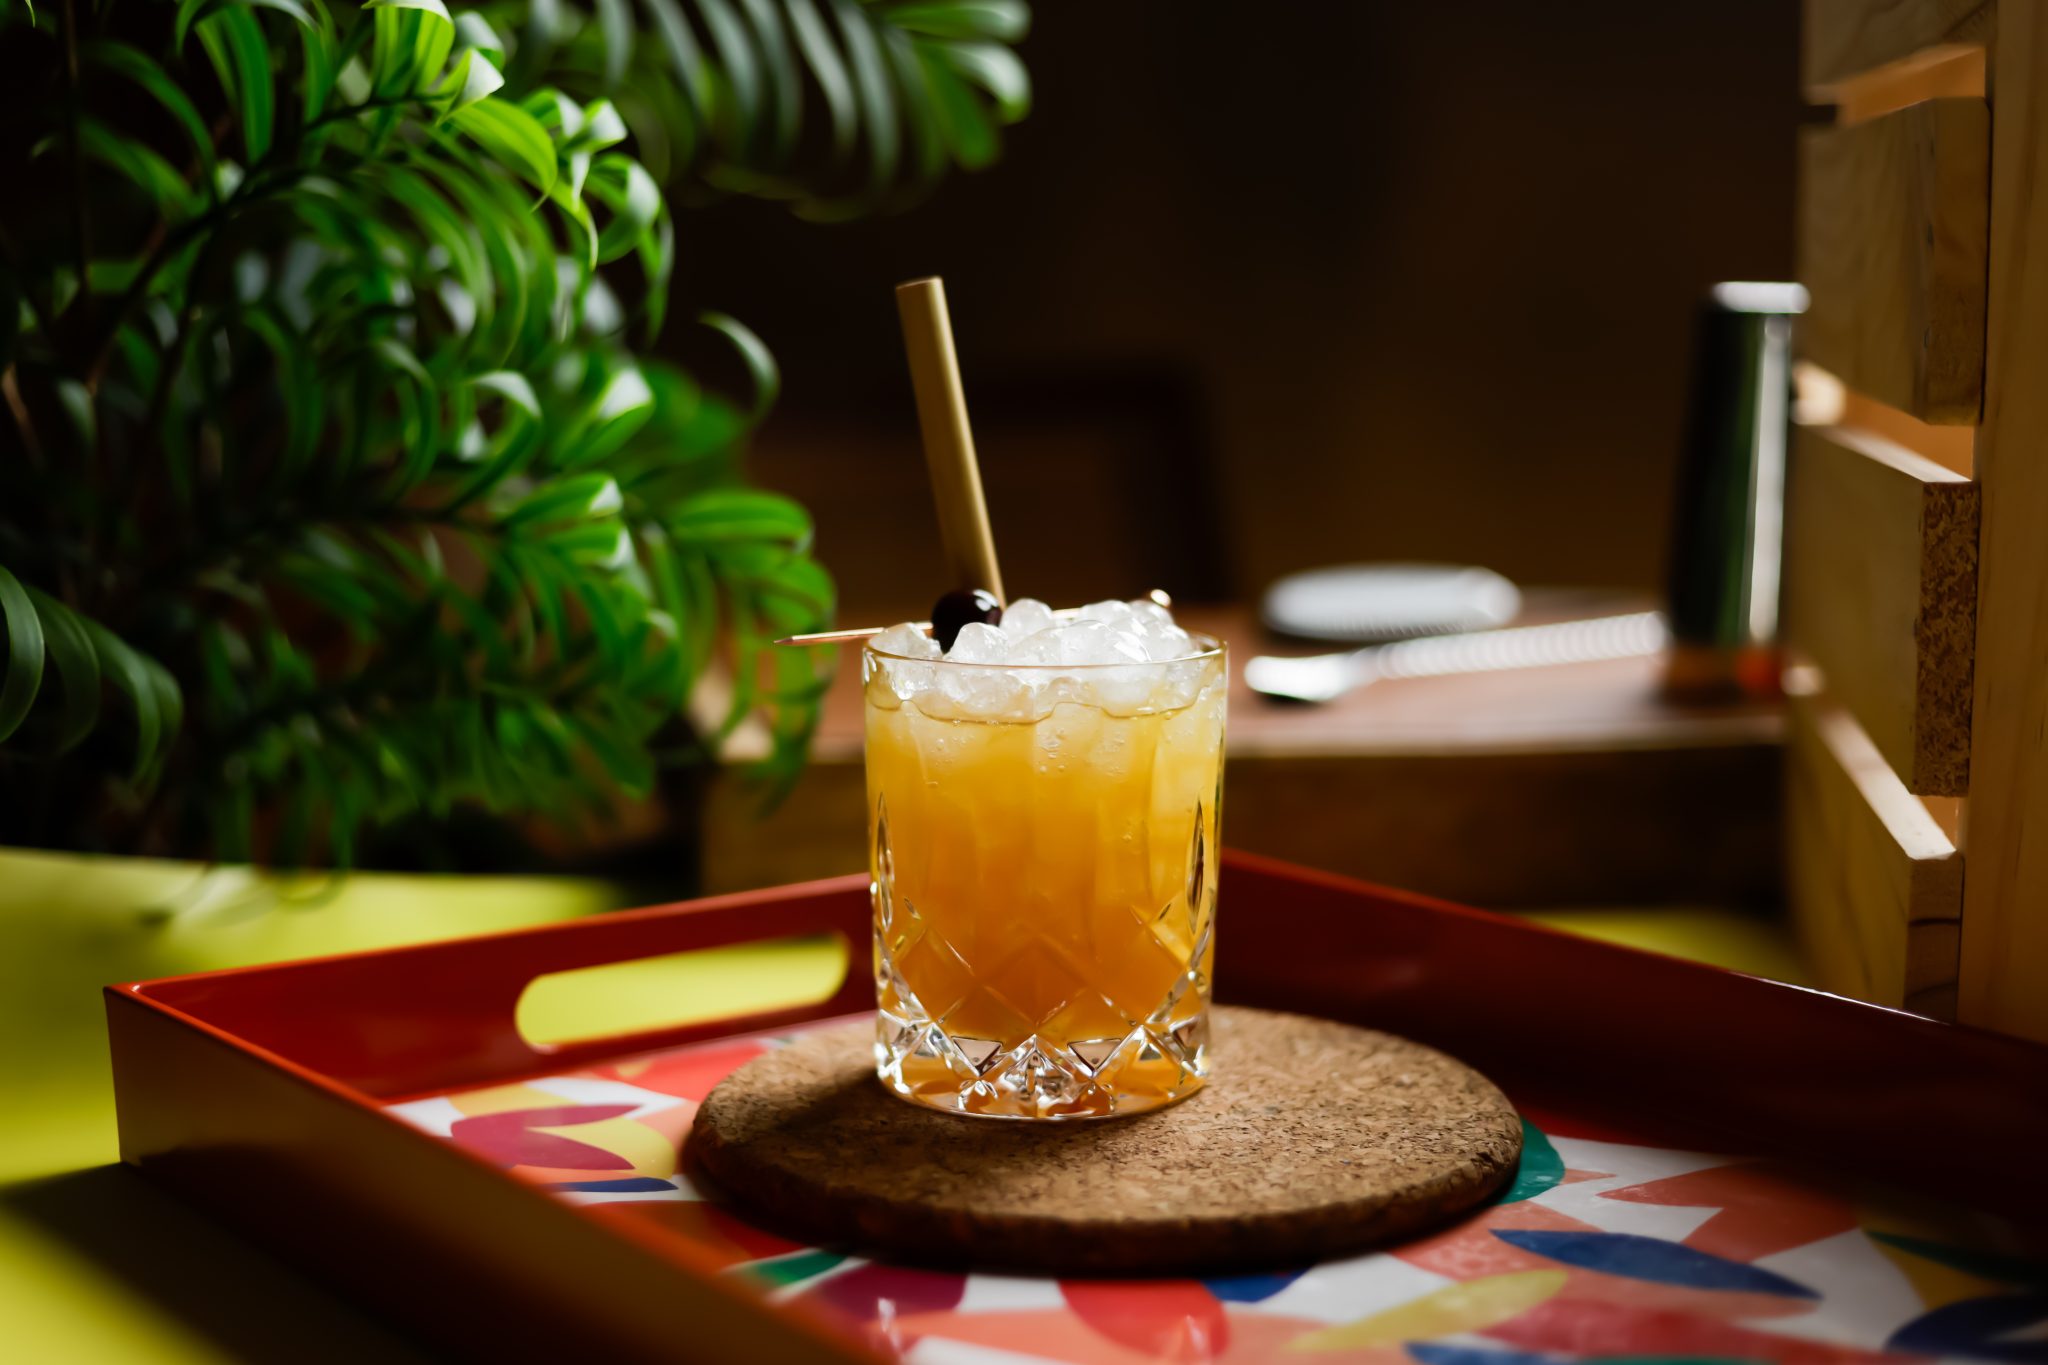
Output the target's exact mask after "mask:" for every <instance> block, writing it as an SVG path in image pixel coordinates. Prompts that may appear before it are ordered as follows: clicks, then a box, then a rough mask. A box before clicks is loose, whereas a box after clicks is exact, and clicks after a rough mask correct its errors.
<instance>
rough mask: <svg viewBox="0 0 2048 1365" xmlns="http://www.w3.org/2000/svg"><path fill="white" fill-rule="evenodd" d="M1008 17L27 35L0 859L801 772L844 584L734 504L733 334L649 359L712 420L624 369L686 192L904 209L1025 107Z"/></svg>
mask: <svg viewBox="0 0 2048 1365" xmlns="http://www.w3.org/2000/svg"><path fill="white" fill-rule="evenodd" d="M1025 23H1026V12H1025V9H1024V7H1023V5H1022V4H1021V3H1018V0H959V2H958V3H910V2H907V0H873V2H872V3H859V2H858V0H594V2H593V4H592V7H591V8H590V9H589V10H588V11H585V10H583V9H579V8H578V7H577V6H576V5H574V4H571V3H568V0H503V2H502V3H487V4H484V5H481V6H479V7H476V8H471V9H452V8H447V7H444V3H443V0H366V2H365V3H363V4H362V5H361V7H360V8H356V7H355V6H353V5H348V4H342V5H335V6H332V7H330V6H329V5H327V4H325V3H323V0H182V3H171V2H170V0H163V2H162V3H155V2H154V0H128V3H125V4H122V5H115V4H114V3H113V2H112V0H98V5H97V8H95V6H94V3H93V0H42V3H41V4H40V5H38V6H37V7H36V9H35V10H34V11H31V10H30V9H29V8H28V7H27V6H26V5H25V4H22V3H19V0H9V3H8V4H7V6H6V8H5V10H4V11H0V89H4V91H5V93H4V94H0V107H4V108H5V109H6V115H5V116H6V119H7V122H6V126H7V128H8V129H9V136H8V139H7V144H8V145H7V148H6V151H5V155H6V157H8V158H9V160H10V162H11V163H12V164H10V166H9V168H8V169H9V171H10V175H9V180H8V184H9V186H10V192H9V195H8V202H7V204H6V206H5V207H4V209H0V232H4V235H0V257H4V259H0V397H4V400H5V405H6V410H7V411H6V414H5V415H4V416H0V618H4V647H5V654H4V656H0V657H4V670H0V841H13V842H34V843H43V844H56V845H65V846H74V847H99V848H112V849H126V850H142V851H166V852H175V853H181V854H207V855H212V856H218V857H222V858H231V859H234V858H245V857H250V856H256V857H260V858H267V859H270V860H273V861H277V862H281V863H295V862H299V861H302V860H306V859H320V860H324V861H329V862H332V863H334V864H336V865H346V864H348V863H349V862H350V861H351V860H352V859H353V858H354V856H355V853H356V849H357V843H358V840H359V838H360V837H361V836H362V835H363V834H364V833H365V832H368V831H374V830H377V829H380V828H384V827H388V826H390V825H393V824H394V823H398V822H403V821H410V820H414V819H416V818H419V817H423V816H424V817H429V818H432V817H438V816H443V815H446V814H447V813H448V812H450V811H451V810H454V809H456V808H458V807H463V806H476V807H481V808H484V809H486V810H489V811H491V812H496V813H499V814H502V815H507V816H517V817H541V818H546V819H560V820H573V819H580V818H583V817H584V816H586V815H588V814H589V813H590V812H592V811H594V810H599V809H602V808H604V807H605V806H606V804H607V803H608V802H610V801H611V800H612V799H613V796H614V794H615V793H617V792H625V793H631V794H640V793H645V792H647V791H648V790H649V789H650V788H651V786H652V784H653V783H654V781H655V776H656V773H657V770H658V769H660V768H662V767H664V766H673V765H688V764H694V763H701V762H704V761H707V759H708V755H709V754H710V753H711V752H712V750H713V749H714V747H715V745H716V744H717V743H718V742H719V741H720V740H721V738H722V737H723V735H724V734H725V733H726V732H728V731H730V730H731V729H733V728H734V727H736V726H738V725H739V724H740V723H741V722H742V721H743V720H745V719H746V718H747V717H750V716H757V715H758V716H760V717H761V718H763V719H764V720H765V722H766V728H767V730H768V732H769V734H770V735H771V737H772V742H771V746H770V748H771V752H770V753H769V756H768V757H767V759H766V760H765V762H764V765H763V767H764V771H765V774H766V775H767V776H768V777H769V778H770V779H771V780H773V781H781V782H786V781H787V780H788V779H789V778H790V777H791V776H792V775H793V774H794V772H795V770H796V768H797V765H799V764H800V763H801V761H802V756H803V751H804V748H805V745H806V743H807V741H808V738H809V735H810V733H811V730H812V728H813V726H814V724H815V721H816V716H817V706H818V699H819V696H820V693H821V690H822V688H823V686H824V676H825V675H824V672H823V671H821V670H822V669H823V668H824V667H825V663H824V661H823V660H822V659H821V658H820V656H819V655H818V654H817V653H815V652H806V651H788V650H785V651H774V650H770V649H767V648H765V647H764V646H765V641H766V640H767V639H768V638H770V637H772V636H774V635H779V634H783V633H786V632H790V631H800V630H807V629H815V628H818V627H821V626H823V625H825V624H826V623H827V622H828V621H829V619H830V617H831V613H832V584H831V580H830V578H829V577H828V575H827V574H826V572H825V571H824V569H822V568H821V567H820V566H819V565H818V564H817V563H816V561H814V560H813V559H812V558H811V557H810V553H809V547H810V542H811V525H810V521H809V518H808V517H807V516H806V514H805V512H804V511H803V509H802V508H800V507H798V506H797V505H795V504H794V503H792V502H790V501H789V500H787V499H785V498H782V497H778V496H775V495H772V494H769V493H766V492H762V491H758V490H755V489H751V488H749V487H747V486H746V485H745V483H744V481H743V479H742V470H741V461H742V454H743V451H744V447H745V444H746V441H747V437H748V434H749V432H750V431H751V430H752V429H753V427H754V426H755V425H756V423H758V422H759V421H760V419H761V418H762V416H763V415H764V413H765V412H766V410H767V408H768V405H769V404H770V402H771V401H772V400H773V398H774V396H775V390H776V372H775V367H774V364H773V361H772V360H771V359H770V357H769V354H768V352H767V350H766V349H765V348H764V347H763V345H762V344H761V342H760V341H759V340H758V339H757V338H755V337H754V335H753V334H752V333H750V332H749V331H747V329H746V328H745V327H744V326H742V325H741V324H740V323H739V322H737V321H735V320H734V319H732V318H729V317H724V316H720V315H716V314H705V315H702V316H701V317H698V318H695V319H693V320H691V321H690V323H689V324H688V329H687V333H685V329H683V328H681V327H672V329H671V330H672V331H674V332H677V333H678V336H677V337H672V338H671V340H672V341H676V342H680V343H682V344H684V345H686V346H687V345H688V344H689V343H691V342H692V341H693V340H694V341H696V342H704V341H707V340H715V341H717V342H718V348H717V349H718V350H719V351H720V352H722V353H723V355H724V357H725V360H726V363H727V367H728V368H729V369H730V370H731V372H732V376H731V378H732V381H733V382H729V383H727V384H726V385H724V386H723V388H717V387H713V386H709V385H707V384H705V383H701V382H699V381H698V380H697V379H695V378H693V377H692V375H691V374H689V373H686V372H685V371H683V370H682V369H679V368H676V367H675V366H673V365H670V364H665V363H660V362H657V361H655V360H652V359H650V358H648V357H647V356H645V355H643V354H639V353H637V351H636V348H647V347H650V346H651V345H652V343H653V342H654V340H655V339H656V337H657V336H658V335H659V334H660V333H661V332H662V329H663V326H664V322H665V312H666V305H667V302H668V295H669V281H670V275H671V271H672V268H673V266H674V263H675V259H676V252H677V235H676V225H675V219H674V217H673V214H672V209H671V202H673V203H674V204H677V205H683V204H689V203H694V202H700V201H702V200H705V199H707V198H711V197H715V196H718V195H730V194H747V195H755V196H763V197H770V198H775V199H780V200H786V201H788V203H789V204H790V205H791V206H792V208H793V209H794V211H795V212H797V213H799V214H803V215H805V216H809V217H813V218H819V219H835V218H844V217H850V216H854V215H858V214H863V213H870V212H875V211H881V210H888V209H893V208H896V207H900V206H902V205H905V204H908V203H910V202H913V201H914V200H915V199H916V198H917V197H918V196H919V195H921V194H922V193H924V192H925V191H926V190H927V189H928V188H929V187H930V186H931V184H932V183H933V182H934V181H935V180H937V179H938V178H939V177H941V176H942V175H943V174H944V173H945V172H946V171H947V170H948V169H950V168H951V167H953V166H965V167H975V166H980V165H983V164H986V163H987V162H988V161H990V160H991V159H992V158H993V157H994V156H995V154H996V151H997V130H998V128H999V127H1000V126H1001V125H1003V124H1005V123H1008V122H1010V121H1012V120H1015V119H1017V118H1019V117H1021V116H1022V115H1023V113H1024V112H1025V109H1026V106H1027V103H1028V100H1029V88H1028V84H1027V81H1026V78H1025V74H1024V70H1023V68H1022V66H1021V65H1020V64H1019V62H1018V61H1017V59H1016V57H1015V55H1014V54H1013V53H1012V51H1011V48H1010V46H1009V45H1010V44H1011V43H1013V42H1014V41H1015V40H1016V39H1018V38H1019V37H1020V36H1021V35H1022V33H1023V31H1024V28H1025ZM699 349H700V350H705V351H708V350H709V349H710V348H708V347H702V346H700V347H699ZM735 360H736V361H737V363H732V362H733V361H735ZM706 363H716V357H713V358H712V359H711V360H709V361H707V362H706ZM699 368H700V370H701V369H702V368H703V367H702V365H700V366H699ZM741 376H744V379H742V378H741ZM721 661H722V663H723V665H724V668H725V670H726V671H727V672H728V673H729V676H730V679H731V690H732V697H731V702H730V705H729V707H726V708H725V709H724V718H723V720H722V721H717V720H715V719H714V720H713V721H711V722H709V723H704V724H699V725H697V726H694V727H693V726H691V725H690V724H689V722H688V721H687V720H686V719H685V717H686V715H687V714H688V712H687V711H686V703H687V702H688V701H689V699H690V698H691V696H692V694H693V692H694V691H695V689H696V686H697V684H698V682H699V680H700V679H702V678H703V677H705V675H706V673H707V670H711V669H713V668H714V667H716V666H717V665H718V664H719V663H720V662H721Z"/></svg>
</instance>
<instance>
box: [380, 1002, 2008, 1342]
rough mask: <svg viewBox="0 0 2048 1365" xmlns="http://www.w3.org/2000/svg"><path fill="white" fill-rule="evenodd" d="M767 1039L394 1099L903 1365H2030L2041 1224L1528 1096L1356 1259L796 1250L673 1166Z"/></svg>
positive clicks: (566, 1195) (418, 1119)
mask: <svg viewBox="0 0 2048 1365" xmlns="http://www.w3.org/2000/svg"><path fill="white" fill-rule="evenodd" d="M827 1022H837V1021H827ZM787 1036H788V1035H786V1034H785V1035H781V1036H767V1035H761V1036H751V1037H744V1038H737V1039H728V1040H723V1041H720V1042H716V1043H708V1044H698V1045H695V1046H691V1047H685V1048H678V1049H675V1050H673V1051H669V1052H663V1053H658V1054H654V1055H651V1056H643V1057H639V1058H636V1059H633V1060H630V1061H623V1062H618V1063H614V1064H610V1065H605V1066H598V1067H593V1068H590V1069H588V1070H583V1071H577V1072H573V1073H570V1074H567V1075H561V1076H550V1077H547V1078H545V1079H540V1080H534V1081H529V1082H526V1083H524V1084H519V1085H502V1086H492V1087H488V1088H484V1089H477V1090H464V1091H456V1092H453V1093H450V1094H447V1095H440V1096H435V1097H431V1098H427V1099H417V1100H411V1101H407V1102H404V1103H400V1104H395V1105H392V1106H390V1108H391V1110H392V1112H393V1113H395V1114H397V1115H399V1116H401V1117H403V1118H404V1119H406V1120H407V1121H408V1122H410V1123H412V1124H413V1125H415V1126H416V1127H418V1128H420V1129H422V1130H424V1131H426V1132H429V1133H432V1134H435V1135H437V1136H440V1137H443V1138H446V1139H447V1140H448V1141H451V1142H454V1143H457V1144H458V1145H460V1146H462V1147H465V1148H467V1149H468V1150H470V1151H472V1152H475V1153H477V1154H478V1155H481V1156H483V1157H485V1158H486V1159H488V1160H491V1161H494V1162H497V1163H499V1164H501V1165H503V1166H505V1167H507V1168H509V1169H510V1170H511V1171H512V1172H513V1173H514V1174H516V1175H518V1176H520V1177H522V1178H524V1179H527V1180H530V1181H532V1182H534V1183H535V1184H538V1185H541V1186H543V1187H545V1188H547V1189H549V1190H551V1191H553V1192H555V1193H556V1194H557V1195H558V1196H559V1197H560V1198H562V1199H565V1200H568V1201H570V1202H572V1203H574V1204H577V1205H580V1206H582V1207H583V1208H585V1209H586V1210H587V1211H588V1213H589V1215H590V1216H591V1217H592V1218H596V1219H601V1220H610V1221H619V1222H627V1221H630V1222H636V1223H641V1224H644V1225H651V1226H652V1227H654V1228H657V1229H659V1230H661V1232H663V1233H665V1234H666V1235H669V1236H673V1237H676V1238H679V1239H684V1240H687V1241H689V1242H692V1243H694V1244H695V1245H696V1246H698V1247H699V1248H702V1249H706V1250H709V1251H712V1252H714V1253H715V1254H717V1255H718V1256H719V1257H720V1258H721V1259H722V1260H724V1261H725V1263H726V1264H727V1267H728V1270H727V1273H729V1274H733V1275H737V1276H741V1277H744V1278H745V1279H747V1280H749V1281H752V1282H753V1283H754V1284H756V1285H758V1286H759V1287H760V1289H761V1291H762V1292H763V1293H765V1294H768V1295H770V1296H772V1297H773V1298H774V1299H775V1300H776V1301H777V1302H778V1303H785V1304H789V1305H791V1306H794V1307H798V1308H800V1309H805V1310H809V1311H814V1312H817V1313H819V1314H821V1315H822V1316H824V1317H825V1318H826V1319H828V1320H830V1321H833V1322H835V1323H836V1324H838V1325H839V1326H840V1327H841V1328H842V1329H843V1330H844V1331H846V1332H847V1333H848V1334H849V1335H850V1336H852V1337H854V1338H857V1339H864V1340H866V1341H868V1342H869V1343H870V1344H873V1345H876V1346H879V1347H881V1348H882V1349H884V1350H885V1351H893V1352H894V1353H895V1354H897V1355H898V1356H900V1358H902V1359H903V1360H904V1361H906V1362H909V1363H910V1365H1028V1363H1029V1362H1045V1361H1066V1362H1080V1363H1081V1365H1151V1363H1152V1362H1168V1361H1171V1362H1256V1361H1286V1360H1297V1359H1299V1360H1313V1361H1325V1360H1327V1361H1331V1362H1366V1361H1371V1362H1384V1363H1385V1365H1564V1362H1567V1361H1575V1360H1602V1361H1607V1362H1609V1363H1610V1365H1653V1362H1666V1363H1668V1365H1678V1362H1702V1361H1737V1360H1753V1361H1786V1362H1795V1363H1796V1362H1816V1363H1818V1362H1835V1361H1863V1360H1870V1361H1877V1360H1882V1361H1895V1362H1904V1361H1917V1360H1933V1359H1941V1358H1948V1359H1959V1360H1978V1361H2010V1362H2030V1363H2044V1365H2048V1256H2044V1255H2043V1254H2042V1252H2043V1248H2042V1247H2041V1245H2040V1244H2039V1241H2038V1239H2035V1241H2034V1242H2033V1243H2032V1244H2031V1246H2030V1245H2029V1243H2028V1242H2027V1240H2026V1239H2024V1238H2023V1237H2022V1236H2021V1234H2020V1233H2019V1232H2018V1231H2017V1230H2016V1229H2014V1228H2012V1227H2010V1226H2008V1225H2006V1224H2003V1223H2001V1222H1999V1221H1997V1220H1995V1219H1991V1218H1988V1217H1986V1216H1984V1215H1980V1214H1975V1213H1970V1212H1967V1211H1963V1210H1958V1209H1955V1208H1953V1207H1949V1206H1945V1205H1938V1204H1933V1203H1930V1202H1928V1201H1925V1200H1919V1199H1913V1198H1907V1197H1902V1196H1898V1195H1894V1194H1889V1193H1887V1192H1885V1191H1881V1190H1873V1189H1870V1188H1866V1187H1863V1186H1861V1185H1857V1184H1851V1183H1847V1182H1837V1181H1834V1180H1831V1179H1829V1178H1828V1177H1826V1176H1824V1175H1818V1174H1815V1173H1814V1172H1811V1171H1800V1170H1793V1169H1788V1168H1785V1167H1782V1166H1777V1165H1773V1164H1767V1163H1760V1162H1755V1161H1748V1160H1744V1159H1742V1158H1739V1157H1731V1156H1726V1155H1717V1154H1712V1153H1707V1152H1696V1151H1680V1150H1673V1149H1669V1148H1664V1147H1656V1146H1648V1145H1644V1144H1643V1143H1642V1142H1640V1141H1637V1140H1632V1139H1631V1137H1630V1135H1628V1134H1623V1133H1618V1132H1614V1131H1612V1130H1604V1129H1597V1128H1594V1127H1592V1126H1589V1125H1587V1124H1584V1123H1578V1122H1574V1121H1573V1120H1571V1119H1568V1118H1565V1117H1561V1116H1556V1115H1549V1114H1544V1113H1541V1112H1536V1111H1532V1110H1530V1109H1529V1108H1527V1107H1526V1106H1525V1107H1524V1109H1523V1112H1524V1114H1525V1116H1527V1120H1528V1122H1527V1132H1526V1137H1525V1148H1524V1155H1523V1161H1522V1169H1521V1172H1520V1175H1519V1176H1518V1178H1517V1179H1516V1181H1515V1183H1514V1185H1513V1187H1512V1188H1510V1189H1509V1190H1508V1192H1507V1193H1506V1194H1505V1195H1503V1196H1502V1197H1501V1198H1500V1200H1499V1201H1497V1202H1496V1203H1494V1204H1493V1205H1492V1206H1491V1207H1489V1208H1487V1209H1486V1210H1485V1211H1484V1212H1482V1213H1480V1214H1477V1215H1475V1216H1473V1217H1470V1218H1468V1219H1466V1220H1465V1221H1463V1222H1461V1223H1459V1224H1457V1225H1456V1226H1455V1227H1453V1228H1451V1229H1450V1230H1448V1231H1446V1232H1443V1233H1440V1234H1437V1235H1435V1236H1432V1237H1428V1238H1425V1239H1423V1240H1420V1241H1417V1242H1413V1243H1410V1244H1408V1245H1405V1246H1403V1247H1400V1248H1399V1249H1397V1250H1394V1251H1391V1252H1386V1253H1381V1254H1376V1255H1370V1256H1363V1257H1357V1258H1353V1259H1349V1260H1342V1261H1331V1262H1326V1263H1323V1264H1320V1265H1314V1266H1307V1267H1299V1268H1293V1269H1288V1270H1283V1271H1277V1272H1275V1273H1272V1274H1264V1275H1251V1276H1239V1277H1234V1278H1229V1279H1210V1280H1116V1281H1100V1280H1069V1279H1051V1278H1030V1277H1020V1276H1007V1275H985V1274H964V1273H946V1272H938V1271H931V1270H913V1269H907V1268H903V1267H899V1266H891V1265H885V1264H881V1263H878V1262H873V1261H867V1260H863V1259H861V1258H859V1257H856V1256H849V1255H844V1254H841V1253H838V1252H833V1251H826V1250H819V1249H815V1248H809V1247H804V1246H799V1245H797V1244H794V1243H791V1242H788V1241H785V1240H783V1239H781V1238H778V1237H775V1236H774V1235H772V1234H770V1233H767V1232H764V1231H762V1230H760V1229H758V1228H754V1227H750V1226H749V1225H747V1224H746V1223H745V1222H743V1221H741V1220H740V1219H738V1218H736V1217H734V1216H733V1215H731V1214H729V1213H727V1212H726V1211H724V1210H722V1209H720V1208H717V1207H714V1206H713V1205H711V1204H708V1203H706V1202H704V1201H703V1199H702V1198H701V1197H700V1196H699V1195H698V1193H697V1192H696V1191H694V1190H693V1189H692V1188H691V1187H690V1184H689V1181H688V1179H687V1178H685V1177H684V1176H682V1175H681V1174H680V1173H679V1172H678V1171H677V1169H676V1160H677V1153H678V1151H679V1150H680V1148H681V1143H682V1139H683V1136H684V1134H685V1133H686V1132H687V1131H688V1130H689V1126H690V1121H691V1118H692V1116H693V1115H694V1114H695V1112H696V1108H697V1103H698V1102H699V1101H700V1100H702V1099H703V1097H704V1096H705V1095H706V1094H707V1093H708V1092H709V1091H710V1089H711V1087H712V1086H713V1085H714V1084H716V1083H717V1082H718V1080H719V1079H720V1078H722V1077H723V1076H724V1075H725V1074H726V1073H727V1072H729V1071H731V1070H732V1069H733V1068H734V1067H736V1066H738V1065H739V1064H740V1063H742V1062H744V1061H746V1060H748V1059H749V1058H751V1057H754V1056H757V1055H759V1054H760V1053H761V1052H763V1051H766V1050H767V1049H770V1048H773V1047H776V1046H779V1045H780V1044H781V1042H782V1041H784V1040H785V1039H786V1037H787ZM1225 1064H1227V1062H1226V1063H1225Z"/></svg>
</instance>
